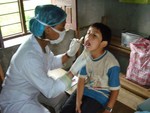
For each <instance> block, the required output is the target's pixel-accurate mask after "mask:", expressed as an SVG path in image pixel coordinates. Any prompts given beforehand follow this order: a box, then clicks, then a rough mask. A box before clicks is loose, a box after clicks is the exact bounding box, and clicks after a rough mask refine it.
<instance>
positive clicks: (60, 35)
mask: <svg viewBox="0 0 150 113" xmlns="http://www.w3.org/2000/svg"><path fill="white" fill-rule="evenodd" d="M51 28H52V27H51ZM52 29H53V30H54V31H55V32H56V33H58V34H59V37H58V39H56V40H50V43H51V44H58V43H60V42H61V41H63V39H64V37H65V34H66V30H64V31H58V30H57V29H55V28H52Z"/></svg>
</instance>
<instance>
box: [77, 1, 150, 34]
mask: <svg viewBox="0 0 150 113" xmlns="http://www.w3.org/2000/svg"><path fill="white" fill-rule="evenodd" d="M149 11H150V4H146V5H142V4H128V3H121V2H119V0H78V20H79V22H78V23H79V27H83V26H87V25H89V24H91V23H93V22H96V21H101V17H102V16H106V18H107V24H108V25H109V26H110V27H111V29H112V31H113V34H114V35H117V36H120V34H121V32H122V30H123V29H126V30H127V31H131V32H134V33H138V34H143V35H146V36H147V35H150V33H149V29H150V21H149V18H150V13H149Z"/></svg>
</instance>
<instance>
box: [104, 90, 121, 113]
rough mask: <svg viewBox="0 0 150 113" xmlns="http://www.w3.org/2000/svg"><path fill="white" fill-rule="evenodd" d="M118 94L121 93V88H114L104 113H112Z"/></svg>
mask: <svg viewBox="0 0 150 113" xmlns="http://www.w3.org/2000/svg"><path fill="white" fill-rule="evenodd" d="M118 94H119V90H112V91H111V94H110V98H109V101H108V103H107V106H106V108H105V110H104V112H103V113H111V111H112V109H113V107H114V105H115V102H116V100H117V97H118Z"/></svg>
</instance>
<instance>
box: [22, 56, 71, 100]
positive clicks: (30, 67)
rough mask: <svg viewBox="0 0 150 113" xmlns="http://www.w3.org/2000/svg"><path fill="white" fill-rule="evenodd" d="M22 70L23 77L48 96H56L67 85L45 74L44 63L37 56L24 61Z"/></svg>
mask: <svg viewBox="0 0 150 113" xmlns="http://www.w3.org/2000/svg"><path fill="white" fill-rule="evenodd" d="M22 71H23V73H25V75H24V76H25V79H26V80H27V81H28V82H29V83H30V84H32V85H33V87H35V88H37V89H38V90H39V91H40V92H41V93H43V94H44V95H45V96H46V97H48V98H51V97H56V96H57V95H59V94H60V93H61V92H63V91H65V90H66V88H67V87H68V86H66V84H67V83H64V81H63V80H61V79H57V80H54V79H53V78H51V77H48V76H47V72H46V70H45V69H44V64H43V62H42V61H41V58H40V57H38V56H34V57H31V58H29V59H28V60H27V61H25V62H24V65H23V70H22ZM64 76H65V75H64ZM70 81H71V80H70ZM68 84H69V83H68Z"/></svg>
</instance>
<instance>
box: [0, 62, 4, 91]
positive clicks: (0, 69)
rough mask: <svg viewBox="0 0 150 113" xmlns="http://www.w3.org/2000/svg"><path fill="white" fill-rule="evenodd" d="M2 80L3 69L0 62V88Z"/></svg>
mask: <svg viewBox="0 0 150 113" xmlns="http://www.w3.org/2000/svg"><path fill="white" fill-rule="evenodd" d="M3 80H4V72H3V69H2V66H1V64H0V90H1V88H2V82H3Z"/></svg>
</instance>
